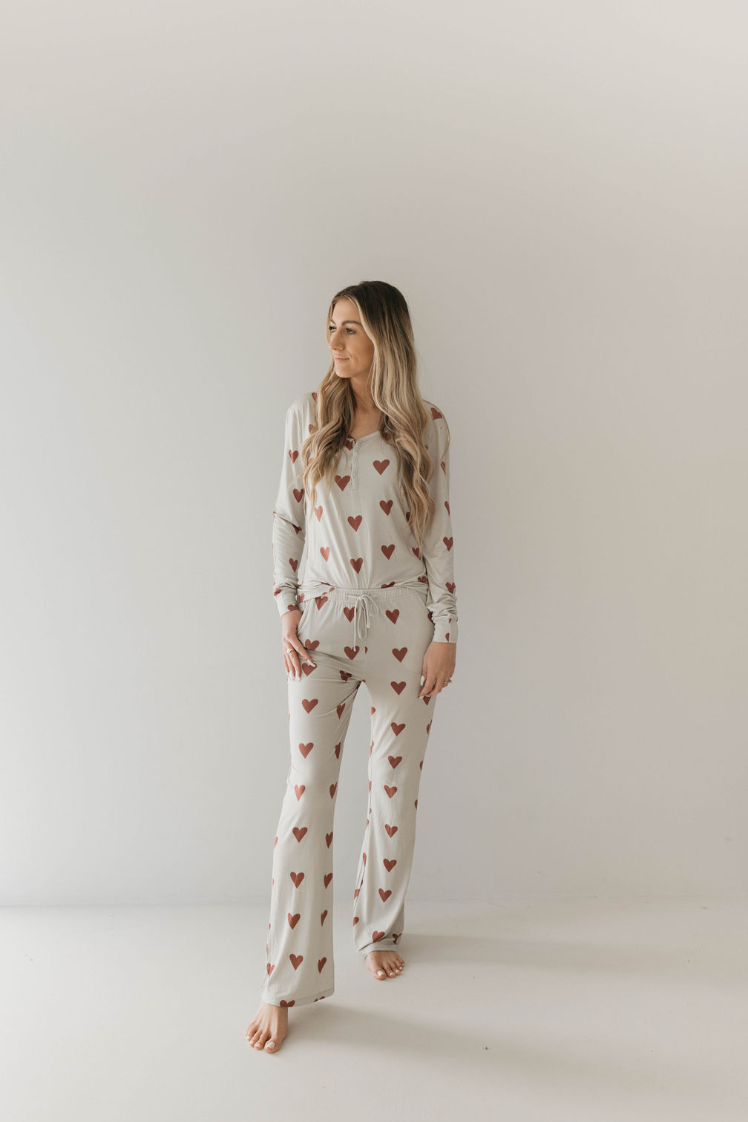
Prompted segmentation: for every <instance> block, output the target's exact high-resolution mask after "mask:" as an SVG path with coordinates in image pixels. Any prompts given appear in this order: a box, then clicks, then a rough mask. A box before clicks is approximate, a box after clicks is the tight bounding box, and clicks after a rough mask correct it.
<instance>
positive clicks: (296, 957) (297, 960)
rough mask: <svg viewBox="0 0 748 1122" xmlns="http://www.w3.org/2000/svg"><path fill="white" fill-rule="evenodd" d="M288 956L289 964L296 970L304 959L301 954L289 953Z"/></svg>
mask: <svg viewBox="0 0 748 1122" xmlns="http://www.w3.org/2000/svg"><path fill="white" fill-rule="evenodd" d="M288 957H289V958H290V959H291V965H292V966H293V968H294V970H298V969H299V967H300V966H301V964H302V962H303V961H304V956H303V954H290V955H289V956H288Z"/></svg>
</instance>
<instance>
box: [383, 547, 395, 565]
mask: <svg viewBox="0 0 748 1122" xmlns="http://www.w3.org/2000/svg"><path fill="white" fill-rule="evenodd" d="M394 551H395V546H394V544H393V545H383V546H382V553H383V554H384V555H385V557H386V558H387V560H388V561H389V559H390V557H392V554H393V553H394Z"/></svg>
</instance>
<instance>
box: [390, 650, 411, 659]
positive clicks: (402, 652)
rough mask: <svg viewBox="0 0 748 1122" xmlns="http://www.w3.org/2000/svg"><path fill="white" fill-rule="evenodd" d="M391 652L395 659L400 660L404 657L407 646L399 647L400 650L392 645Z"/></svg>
mask: <svg viewBox="0 0 748 1122" xmlns="http://www.w3.org/2000/svg"><path fill="white" fill-rule="evenodd" d="M392 653H393V655H394V656H395V658H396V659H397V661H398V662H402V661H403V659H404V658H405V656H406V654H407V653H408V648H407V647H401V648H400V650H398V649H397V647H393V648H392Z"/></svg>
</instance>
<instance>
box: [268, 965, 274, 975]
mask: <svg viewBox="0 0 748 1122" xmlns="http://www.w3.org/2000/svg"><path fill="white" fill-rule="evenodd" d="M274 970H275V963H273V964H272V965H271V964H270V963H268V964H267V971H268V977H270V975H271V974H272V973H273V971H274Z"/></svg>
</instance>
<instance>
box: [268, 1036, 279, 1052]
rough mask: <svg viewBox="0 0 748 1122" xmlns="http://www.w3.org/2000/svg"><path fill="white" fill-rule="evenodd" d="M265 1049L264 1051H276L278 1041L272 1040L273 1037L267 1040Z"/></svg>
mask: <svg viewBox="0 0 748 1122" xmlns="http://www.w3.org/2000/svg"><path fill="white" fill-rule="evenodd" d="M265 1051H266V1052H277V1051H278V1041H277V1040H273V1039H270V1040H268V1042H267V1044H266V1045H265Z"/></svg>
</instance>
